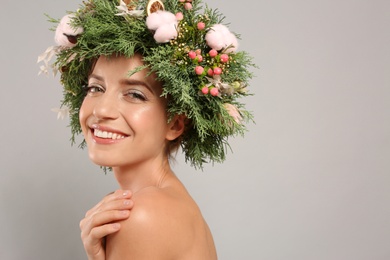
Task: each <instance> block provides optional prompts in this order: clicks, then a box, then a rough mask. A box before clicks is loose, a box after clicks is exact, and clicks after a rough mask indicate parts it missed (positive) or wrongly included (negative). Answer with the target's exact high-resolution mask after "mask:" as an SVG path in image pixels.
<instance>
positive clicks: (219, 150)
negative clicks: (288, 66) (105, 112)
mask: <svg viewBox="0 0 390 260" xmlns="http://www.w3.org/2000/svg"><path fill="white" fill-rule="evenodd" d="M200 4H201V0H165V1H163V2H162V1H161V0H149V1H148V0H127V1H123V0H120V2H119V3H118V0H116V1H114V0H88V1H85V2H83V4H82V5H81V6H80V9H78V10H77V11H76V12H69V13H68V14H67V15H66V16H64V17H63V18H62V19H60V20H55V19H52V18H50V21H51V22H54V23H55V24H56V27H55V42H56V44H57V45H56V46H51V47H49V48H48V49H47V50H46V51H45V52H44V53H43V54H42V55H40V56H39V58H38V62H42V63H43V65H41V67H40V73H44V74H47V73H48V70H49V69H50V68H51V69H52V70H53V73H54V75H55V74H56V73H57V72H60V73H61V84H62V85H63V87H64V91H63V93H64V96H63V100H62V105H61V108H60V109H58V110H57V112H58V116H59V117H64V116H65V115H69V117H70V127H71V132H72V137H71V141H72V144H73V143H74V142H75V136H77V135H78V134H80V133H81V127H80V123H79V110H80V107H81V104H82V102H83V99H84V97H85V94H86V93H85V90H84V89H85V86H86V85H87V84H88V75H89V72H90V69H91V66H92V65H93V62H94V61H95V60H96V59H97V58H98V57H99V56H101V55H105V56H110V55H113V54H118V53H119V54H121V55H124V56H126V57H131V56H133V55H134V54H135V53H136V52H137V53H140V54H142V55H143V57H144V63H145V65H144V66H142V67H138V68H137V69H135V70H134V71H129V76H131V75H132V74H134V73H136V72H137V71H140V70H142V69H145V68H149V69H150V71H151V72H155V73H156V75H157V78H158V80H160V81H162V82H163V83H164V84H163V93H162V95H163V96H165V97H168V96H169V97H170V98H169V102H168V106H167V111H168V114H169V115H170V116H171V118H172V116H173V115H175V114H184V115H185V116H186V117H187V118H188V120H189V122H190V123H189V125H188V127H187V129H186V130H185V132H184V134H183V136H182V138H181V140H180V142H181V147H182V149H183V152H184V154H185V158H186V162H187V161H189V162H190V163H191V165H193V166H195V167H200V168H201V167H202V164H203V163H205V162H210V161H211V162H222V161H224V160H225V154H226V148H228V147H229V144H228V142H227V139H228V137H229V136H235V135H237V134H241V135H242V134H243V133H244V132H245V131H246V127H245V125H244V123H245V122H248V121H252V120H253V118H252V114H251V113H250V112H249V111H247V110H245V107H244V104H242V103H240V102H239V101H238V100H237V99H238V98H239V97H242V96H247V95H249V94H248V93H247V89H246V87H247V85H248V81H249V80H250V79H251V78H252V73H251V72H250V71H249V68H250V67H255V65H254V64H253V63H252V58H251V57H250V56H249V55H248V54H247V53H246V52H242V51H237V49H238V40H237V35H235V34H234V33H232V32H230V31H229V29H228V27H227V26H226V25H224V24H222V22H223V17H222V15H221V14H220V13H219V12H218V11H217V10H212V9H210V8H208V7H207V6H206V7H204V8H202V7H201V6H200ZM201 11H202V13H201ZM54 56H55V57H56V60H55V61H54V62H53V63H51V60H52V58H53V57H54ZM80 146H81V147H84V146H85V141H83V142H82V143H81V145H80Z"/></svg>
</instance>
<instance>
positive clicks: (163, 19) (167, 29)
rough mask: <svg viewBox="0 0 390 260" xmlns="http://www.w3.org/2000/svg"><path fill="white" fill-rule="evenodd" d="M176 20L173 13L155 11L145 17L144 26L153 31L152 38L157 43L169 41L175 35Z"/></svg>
mask: <svg viewBox="0 0 390 260" xmlns="http://www.w3.org/2000/svg"><path fill="white" fill-rule="evenodd" d="M177 25H178V21H177V19H176V16H175V15H174V14H173V13H170V12H167V11H157V12H154V13H151V14H150V15H149V16H148V17H147V18H146V26H147V27H148V29H149V30H153V31H155V33H154V39H155V40H156V42H158V43H164V42H169V41H170V40H172V39H175V38H176V37H177V29H176V28H177Z"/></svg>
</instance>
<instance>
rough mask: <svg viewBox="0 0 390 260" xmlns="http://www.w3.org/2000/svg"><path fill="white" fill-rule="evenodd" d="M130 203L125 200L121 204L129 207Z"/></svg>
mask: <svg viewBox="0 0 390 260" xmlns="http://www.w3.org/2000/svg"><path fill="white" fill-rule="evenodd" d="M130 202H131V201H130V200H125V201H123V204H124V205H126V206H127V205H130Z"/></svg>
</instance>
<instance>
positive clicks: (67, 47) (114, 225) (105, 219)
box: [39, 0, 252, 260]
mask: <svg viewBox="0 0 390 260" xmlns="http://www.w3.org/2000/svg"><path fill="white" fill-rule="evenodd" d="M199 2H200V1H196V0H191V1H189V0H166V1H165V2H164V3H163V2H161V1H159V0H150V1H144V0H138V1H133V2H127V3H125V2H122V1H120V2H119V3H117V2H116V1H110V0H93V1H92V0H90V1H89V2H84V3H83V4H84V5H83V6H82V8H81V9H80V10H78V11H77V12H75V13H71V14H69V15H67V16H65V17H64V18H63V19H62V20H61V21H60V22H59V25H58V26H57V29H56V37H55V39H56V42H57V46H55V47H51V48H49V49H48V50H47V51H46V52H45V53H44V54H43V55H42V56H41V57H40V59H39V61H43V62H44V64H45V65H44V66H42V67H41V69H42V71H43V72H46V71H47V67H48V66H50V65H49V61H50V59H51V57H52V56H54V55H55V56H56V57H57V60H56V62H55V63H54V68H55V69H56V70H59V71H60V72H61V83H62V84H63V85H64V100H63V106H64V110H62V111H61V112H64V111H65V112H67V113H69V114H70V119H71V122H70V125H71V127H72V134H73V135H76V134H78V133H80V132H82V133H83V135H84V139H85V143H86V145H87V147H88V152H89V157H90V159H91V160H92V161H93V162H94V163H96V164H98V165H101V166H103V167H108V168H110V169H112V171H113V173H114V175H115V178H116V180H117V182H118V184H119V187H120V188H119V190H117V191H116V192H114V193H112V194H109V195H107V196H106V197H105V198H103V199H102V200H101V201H100V202H99V203H98V204H97V205H96V206H95V207H93V208H92V209H91V210H89V211H88V212H87V213H86V215H85V218H84V219H83V220H81V222H80V228H81V237H82V241H83V243H84V247H85V250H86V253H87V255H88V258H89V259H96V260H101V259H137V260H138V259H156V260H158V259H180V260H182V259H184V260H185V259H202V260H208V259H216V258H217V254H216V250H215V246H214V242H213V238H212V235H211V232H210V230H209V228H208V226H207V224H206V222H205V221H204V219H203V217H202V214H201V212H200V210H199V208H198V206H197V205H196V203H195V202H194V201H193V199H192V198H191V196H190V195H189V194H188V192H187V191H186V189H185V187H184V186H183V185H182V183H181V182H180V181H179V180H178V178H177V177H176V176H175V174H174V173H173V171H172V169H171V167H170V164H169V158H170V156H171V154H172V152H174V151H176V150H177V149H178V147H179V146H181V147H182V150H183V152H184V154H185V157H186V160H187V161H190V163H191V164H192V165H194V166H195V167H201V166H202V164H203V163H204V162H206V161H217V162H221V161H223V160H224V159H225V149H226V147H225V146H226V145H227V142H226V138H227V137H228V136H231V135H235V134H238V133H242V132H243V131H244V130H245V126H244V124H243V122H244V121H246V120H248V119H251V114H250V113H249V112H247V111H246V110H245V109H244V105H243V104H241V103H239V102H238V101H237V98H238V97H240V96H245V95H247V92H246V88H245V87H246V85H247V81H248V79H249V78H250V77H251V74H250V73H249V72H248V69H247V67H248V66H251V65H252V64H251V63H250V60H251V59H250V57H249V56H248V55H247V54H246V53H244V52H237V46H238V44H237V39H236V37H235V35H234V34H232V33H231V32H230V31H229V30H228V28H227V27H226V26H224V25H222V24H221V23H220V22H221V21H222V18H221V15H219V14H218V13H217V12H216V11H215V10H210V9H208V8H206V9H205V10H204V13H203V14H197V11H199V10H200V8H199V7H198V4H199Z"/></svg>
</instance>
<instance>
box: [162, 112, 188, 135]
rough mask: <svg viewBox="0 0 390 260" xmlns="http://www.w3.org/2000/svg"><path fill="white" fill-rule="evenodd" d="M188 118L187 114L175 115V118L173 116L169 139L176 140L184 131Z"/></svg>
mask: <svg viewBox="0 0 390 260" xmlns="http://www.w3.org/2000/svg"><path fill="white" fill-rule="evenodd" d="M186 119H187V117H186V116H185V115H175V116H174V118H172V120H171V122H169V124H168V132H167V135H166V139H167V140H169V141H172V140H175V139H176V138H178V137H179V136H180V135H181V134H182V133H183V132H184V128H185V121H186Z"/></svg>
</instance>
